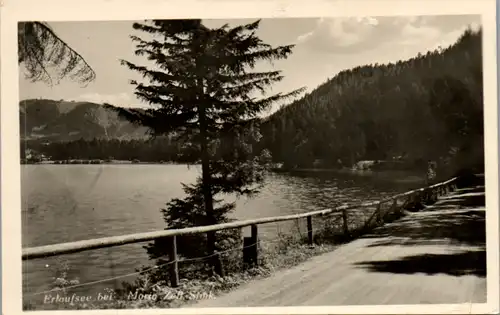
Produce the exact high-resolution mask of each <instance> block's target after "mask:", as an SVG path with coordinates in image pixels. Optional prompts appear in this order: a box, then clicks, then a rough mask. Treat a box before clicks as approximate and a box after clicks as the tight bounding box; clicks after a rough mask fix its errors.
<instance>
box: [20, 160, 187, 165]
mask: <svg viewBox="0 0 500 315" xmlns="http://www.w3.org/2000/svg"><path fill="white" fill-rule="evenodd" d="M21 164H23V165H99V164H106V165H109V164H167V165H179V164H186V163H181V162H171V161H167V162H163V161H154V162H145V161H129V160H64V161H40V162H32V161H21Z"/></svg>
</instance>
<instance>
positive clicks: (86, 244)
mask: <svg viewBox="0 0 500 315" xmlns="http://www.w3.org/2000/svg"><path fill="white" fill-rule="evenodd" d="M456 180H457V178H456V177H455V178H452V179H450V180H447V181H445V182H441V183H438V184H435V185H432V186H428V187H423V188H420V189H415V190H411V191H408V192H405V193H401V194H398V195H395V196H391V197H388V198H385V199H383V200H379V201H374V202H367V203H361V204H355V205H343V206H339V207H336V208H333V209H325V210H319V211H312V212H306V213H300V214H293V215H285V216H277V217H267V218H261V219H252V220H244V221H235V222H230V223H223V224H216V225H207V226H197V227H190V228H184V229H171V230H161V231H154V232H146V233H137V234H128V235H122V236H113V237H104V238H98V239H91V240H82V241H77V242H69V243H61V244H52V245H45V246H39V247H32V248H25V249H23V250H22V260H32V259H37V258H45V257H51V256H59V255H63V254H70V253H77V252H82V251H87V250H93V249H99V248H106V247H114V246H120V245H125V244H132V243H141V242H146V241H151V240H156V239H168V240H169V242H170V245H171V246H169V248H170V253H169V259H170V262H171V264H170V281H171V285H172V286H173V287H175V286H177V285H178V283H179V275H178V258H177V246H176V245H177V241H176V237H177V236H182V235H192V234H200V233H207V232H212V231H221V230H228V229H235V228H243V227H247V226H250V227H251V237H249V238H246V239H245V240H244V246H243V247H244V256H247V259H248V255H249V254H248V251H246V252H245V249H246V248H249V247H252V246H253V251H250V253H251V254H250V255H252V256H255V257H251V260H253V261H256V258H257V257H256V256H257V242H258V237H257V233H258V229H257V226H258V225H259V224H264V223H272V222H281V221H290V220H297V219H302V218H306V220H307V239H308V243H309V244H313V237H314V231H313V226H312V218H313V217H314V216H324V215H329V214H333V213H341V214H342V219H343V233H344V234H345V235H348V234H349V233H350V231H349V225H348V217H349V213H348V211H349V210H354V209H360V208H367V207H374V206H375V207H376V210H375V211H374V212H373V214H372V215H371V216H370V218H369V219H368V220H367V221H366V223H365V225H369V224H370V222H372V220H374V219H377V221H379V222H380V220H381V205H382V204H384V203H390V202H392V203H393V204H392V206H391V207H392V208H395V206H396V205H397V201H398V199H402V198H407V200H406V203H407V204H408V203H411V202H412V201H414V200H415V198H418V196H421V195H419V194H421V193H428V194H430V195H433V196H437V195H440V194H446V193H447V192H449V191H452V190H454V189H455V188H456V184H455V182H456ZM214 255H217V253H214Z"/></svg>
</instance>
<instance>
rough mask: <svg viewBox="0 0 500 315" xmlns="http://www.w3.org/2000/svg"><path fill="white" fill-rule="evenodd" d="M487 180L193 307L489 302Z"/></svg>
mask: <svg viewBox="0 0 500 315" xmlns="http://www.w3.org/2000/svg"><path fill="white" fill-rule="evenodd" d="M484 211H485V209H484V187H478V188H476V189H473V190H462V191H460V190H459V191H457V192H455V193H454V194H453V195H449V196H447V197H445V198H442V199H440V200H439V201H438V203H436V204H435V205H434V206H432V207H430V208H427V209H426V210H425V211H420V212H416V213H411V214H410V215H408V216H406V217H403V218H402V219H400V220H398V221H396V222H393V223H391V224H387V225H385V226H383V227H381V228H378V229H377V230H375V231H374V232H373V233H372V234H370V235H366V236H365V237H363V238H361V239H358V240H355V241H353V242H351V243H349V244H346V245H343V246H341V247H339V248H338V249H337V250H335V251H333V252H331V253H327V254H324V255H321V256H317V257H314V258H312V259H310V260H309V261H307V262H305V263H303V264H301V265H299V266H297V267H294V268H292V269H288V270H283V271H279V272H277V273H276V274H274V275H272V276H271V277H269V278H266V279H262V280H256V281H253V282H250V283H248V284H245V285H243V286H241V287H240V288H238V289H236V290H235V291H232V292H230V293H228V294H225V295H223V296H220V297H217V298H215V299H212V300H203V301H199V302H198V303H197V304H194V305H191V306H190V307H244V306H314V305H316V306H319V305H325V306H326V305H384V304H386V305H387V304H427V303H432V304H434V303H446V304H452V303H453V304H455V303H469V302H473V303H482V302H486V245H485V221H484V218H485V216H484V214H485V212H484Z"/></svg>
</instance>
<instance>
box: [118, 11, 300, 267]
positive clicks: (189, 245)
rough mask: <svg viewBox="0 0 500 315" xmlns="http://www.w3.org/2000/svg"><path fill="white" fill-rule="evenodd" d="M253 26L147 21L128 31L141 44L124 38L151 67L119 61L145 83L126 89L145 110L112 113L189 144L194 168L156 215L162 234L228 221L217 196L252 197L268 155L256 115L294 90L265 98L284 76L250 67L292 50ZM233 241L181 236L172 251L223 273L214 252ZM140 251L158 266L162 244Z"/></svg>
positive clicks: (220, 235)
mask: <svg viewBox="0 0 500 315" xmlns="http://www.w3.org/2000/svg"><path fill="white" fill-rule="evenodd" d="M259 23H260V21H256V22H254V23H251V24H247V25H241V26H237V27H232V28H231V27H229V26H228V25H223V26H222V27H220V28H214V29H210V28H207V27H205V26H204V25H203V24H202V21H201V20H152V21H145V22H144V23H135V24H134V25H133V28H134V29H135V30H139V31H142V32H145V33H148V34H147V35H148V36H147V39H144V38H141V37H138V36H131V38H132V40H133V41H134V42H136V47H137V50H136V52H135V53H136V54H137V55H139V56H145V57H146V58H147V59H148V60H150V61H153V62H154V64H155V67H154V68H153V67H147V66H142V65H136V64H133V63H131V62H128V61H122V63H123V64H124V65H126V66H127V67H128V68H130V69H131V70H133V71H136V72H139V73H140V74H142V76H143V77H144V78H145V79H146V80H145V81H146V83H142V82H137V81H131V84H132V85H134V86H135V95H136V96H137V97H138V98H140V99H141V100H143V101H145V102H146V103H148V104H149V105H151V106H150V108H148V109H147V110H146V111H138V110H125V109H121V110H119V112H120V114H121V115H123V116H124V117H126V118H127V119H128V120H130V121H132V122H135V123H137V124H140V125H142V126H146V127H148V129H149V130H150V133H151V135H152V136H153V137H154V136H159V135H165V134H171V135H172V134H174V135H175V136H176V139H178V140H182V141H183V143H186V144H187V145H188V146H191V148H190V151H191V152H194V153H193V154H195V155H196V156H197V162H198V163H199V164H201V176H200V177H199V178H198V180H197V181H196V183H194V184H189V185H188V184H183V187H184V191H185V193H186V195H187V196H186V197H185V198H184V199H180V198H177V199H173V200H171V201H170V202H168V204H167V207H166V209H163V210H162V212H163V214H164V219H165V221H166V224H167V229H168V228H183V227H189V226H200V225H211V224H217V223H222V222H227V221H228V220H229V218H228V217H227V214H228V213H229V212H230V211H231V210H233V209H234V207H235V204H234V203H228V202H225V201H224V195H227V194H236V195H239V196H242V195H243V196H244V195H246V196H251V195H253V194H255V193H257V192H258V189H259V188H260V185H261V184H262V182H263V179H264V172H265V170H266V163H267V161H269V158H270V156H269V154H268V153H267V152H265V151H258V150H256V148H257V146H256V145H255V144H256V143H258V142H259V140H260V134H259V129H258V122H259V117H258V115H259V114H260V113H262V112H263V111H264V110H266V109H267V108H269V106H271V105H272V104H273V103H275V102H277V101H280V100H283V99H285V98H288V97H291V96H294V95H297V94H298V93H299V92H301V90H295V91H293V92H291V93H287V94H283V93H277V94H273V95H268V94H266V88H267V87H268V86H270V85H272V84H273V83H276V82H279V81H281V80H282V79H283V76H282V75H281V72H280V71H264V72H258V71H255V70H254V67H255V65H256V64H257V62H259V61H273V60H277V59H285V58H287V57H288V56H289V55H290V54H291V52H292V48H293V45H288V46H280V47H272V46H270V45H268V44H266V43H264V42H263V41H262V40H261V39H259V38H258V37H257V36H256V35H255V32H256V30H257V29H258V27H259ZM258 92H261V94H260V96H259V94H258ZM239 235H240V234H239V231H237V232H234V233H233V232H231V231H220V232H217V233H215V232H212V233H207V235H192V236H183V237H179V238H178V247H177V248H178V250H179V254H181V255H183V256H185V257H199V256H204V255H208V256H210V255H211V256H212V257H213V259H211V263H210V264H209V266H210V269H211V270H212V271H215V273H218V274H224V270H223V268H222V264H221V261H220V258H219V255H218V254H214V253H217V252H220V251H223V250H225V249H229V248H231V247H235V242H237V241H238V240H239ZM203 244H206V246H203ZM146 248H147V250H148V252H149V254H150V256H151V257H152V258H157V259H159V260H160V262H161V261H162V260H161V258H162V257H163V256H164V255H165V252H166V250H165V249H166V244H164V242H161V241H157V242H155V243H153V244H149V245H148V246H147V247H146Z"/></svg>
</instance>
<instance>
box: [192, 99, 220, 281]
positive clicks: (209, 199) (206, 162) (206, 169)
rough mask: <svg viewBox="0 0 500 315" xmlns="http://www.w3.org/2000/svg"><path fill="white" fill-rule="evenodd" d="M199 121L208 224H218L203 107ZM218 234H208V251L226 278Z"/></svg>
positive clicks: (216, 267)
mask: <svg viewBox="0 0 500 315" xmlns="http://www.w3.org/2000/svg"><path fill="white" fill-rule="evenodd" d="M198 113H199V121H200V148H201V172H202V183H203V200H204V203H205V213H206V216H207V219H208V224H210V225H212V224H217V223H218V222H217V220H216V218H215V216H214V204H213V196H212V188H211V183H210V182H211V179H212V176H211V171H210V155H209V152H208V138H207V122H206V114H205V108H204V107H203V106H202V105H199V106H198ZM215 233H216V232H208V233H207V249H208V253H209V255H213V256H212V258H211V261H212V267H213V270H214V271H215V273H216V274H218V275H221V276H224V272H223V269H222V262H221V260H220V257H219V255H217V254H215V253H216V246H215V241H216V236H215Z"/></svg>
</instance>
